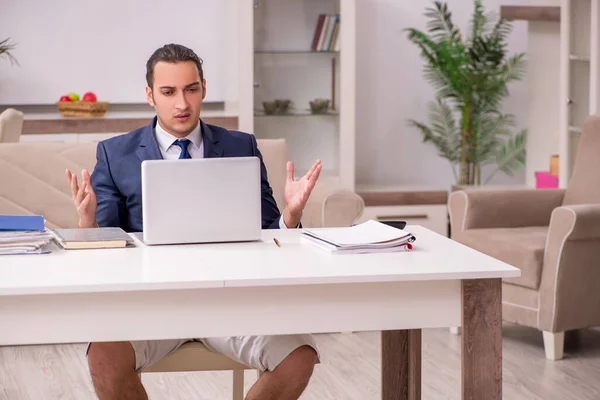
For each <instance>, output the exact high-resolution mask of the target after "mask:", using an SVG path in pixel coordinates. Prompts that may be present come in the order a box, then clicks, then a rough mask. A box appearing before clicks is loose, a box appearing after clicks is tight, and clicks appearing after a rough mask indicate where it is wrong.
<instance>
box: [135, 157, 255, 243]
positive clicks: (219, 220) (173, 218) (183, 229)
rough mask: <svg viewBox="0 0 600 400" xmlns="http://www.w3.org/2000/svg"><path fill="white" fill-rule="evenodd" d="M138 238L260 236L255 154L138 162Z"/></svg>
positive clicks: (207, 239) (202, 239)
mask: <svg viewBox="0 0 600 400" xmlns="http://www.w3.org/2000/svg"><path fill="white" fill-rule="evenodd" d="M142 207H143V211H142V216H143V223H144V231H143V234H142V235H141V236H142V240H143V242H144V243H146V244H149V245H152V244H180V243H211V242H240V241H254V240H259V239H260V237H261V225H262V223H261V188H260V161H259V159H258V158H257V157H231V158H200V159H185V160H145V161H143V162H142Z"/></svg>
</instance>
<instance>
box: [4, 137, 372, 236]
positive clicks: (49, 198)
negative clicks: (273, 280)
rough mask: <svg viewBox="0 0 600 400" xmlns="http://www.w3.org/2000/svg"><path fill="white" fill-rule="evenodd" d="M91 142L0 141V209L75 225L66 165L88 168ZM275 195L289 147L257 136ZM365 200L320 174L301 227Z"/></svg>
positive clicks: (343, 221)
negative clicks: (41, 216)
mask: <svg viewBox="0 0 600 400" xmlns="http://www.w3.org/2000/svg"><path fill="white" fill-rule="evenodd" d="M96 146H97V145H96V144H95V143H78V144H71V143H0V214H38V215H43V216H44V217H45V219H46V221H47V226H48V227H49V228H51V229H52V228H57V227H61V228H65V227H76V226H77V221H78V218H77V213H76V210H75V207H74V205H73V202H72V199H71V193H70V189H69V186H68V183H67V181H66V178H65V169H66V168H69V169H70V170H71V171H77V172H78V174H80V172H81V170H82V169H83V168H86V169H88V170H90V171H92V170H93V168H94V165H95V163H96ZM258 146H259V149H260V150H261V153H262V154H263V159H264V162H265V165H266V167H267V173H268V179H269V182H270V184H271V186H272V188H273V194H274V197H275V200H276V202H277V204H278V206H279V208H280V209H281V210H282V209H283V207H284V200H283V189H284V186H285V178H286V162H287V161H288V152H287V146H286V142H285V140H283V139H265V140H258ZM363 209H364V203H363V200H362V198H361V197H360V196H358V195H357V194H355V193H353V192H347V191H340V190H337V189H335V188H334V187H333V186H330V185H328V184H327V182H326V180H324V179H320V183H319V184H317V186H316V187H315V190H314V191H313V194H312V196H311V198H310V200H309V203H308V204H307V206H306V209H305V213H304V216H303V218H302V223H303V226H305V227H321V226H350V225H351V224H352V223H353V222H354V221H355V220H356V219H357V218H358V217H359V216H360V215H361V214H362V212H363Z"/></svg>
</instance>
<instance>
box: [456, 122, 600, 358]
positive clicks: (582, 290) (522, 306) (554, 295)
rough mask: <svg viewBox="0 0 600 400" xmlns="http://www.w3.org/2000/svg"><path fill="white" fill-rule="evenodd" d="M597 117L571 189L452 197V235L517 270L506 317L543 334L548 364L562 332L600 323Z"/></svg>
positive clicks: (505, 292) (505, 291)
mask: <svg viewBox="0 0 600 400" xmlns="http://www.w3.org/2000/svg"><path fill="white" fill-rule="evenodd" d="M599 155H600V117H599V116H591V117H588V119H587V120H586V122H585V125H584V129H583V134H582V136H581V141H580V145H579V150H578V153H577V157H576V160H575V165H574V169H573V174H572V177H571V180H570V182H569V184H568V187H567V188H566V189H565V190H563V189H556V190H554V189H550V190H535V189H531V190H508V191H507V190H495V189H471V190H460V191H457V192H454V193H452V194H451V195H450V198H449V212H450V221H451V237H452V239H454V240H456V241H458V242H461V243H463V244H465V245H467V246H469V247H471V248H474V249H476V250H479V251H481V252H482V253H486V254H488V255H490V256H492V257H495V258H498V259H500V260H502V261H505V262H506V263H508V264H511V265H513V266H515V267H517V268H519V269H521V276H520V277H518V278H509V279H504V280H503V283H502V313H503V319H504V320H506V321H509V322H513V323H516V324H520V325H525V326H530V327H534V328H537V329H539V330H541V331H542V332H543V338H544V348H545V353H546V358H548V359H552V360H558V359H561V358H562V357H563V351H564V350H563V349H564V333H565V331H568V330H576V329H583V328H587V327H591V326H597V325H600V290H599V287H600V174H599V173H598V171H600V156H599Z"/></svg>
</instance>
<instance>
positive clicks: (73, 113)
mask: <svg viewBox="0 0 600 400" xmlns="http://www.w3.org/2000/svg"><path fill="white" fill-rule="evenodd" d="M56 107H58V111H59V112H60V115H62V116H63V117H80V118H94V117H102V116H104V113H105V112H106V110H107V109H108V103H107V102H103V101H94V102H91V101H58V102H56Z"/></svg>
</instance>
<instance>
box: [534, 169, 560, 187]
mask: <svg viewBox="0 0 600 400" xmlns="http://www.w3.org/2000/svg"><path fill="white" fill-rule="evenodd" d="M535 188H536V189H558V177H556V176H554V175H551V174H550V172H546V171H538V172H536V173H535Z"/></svg>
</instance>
